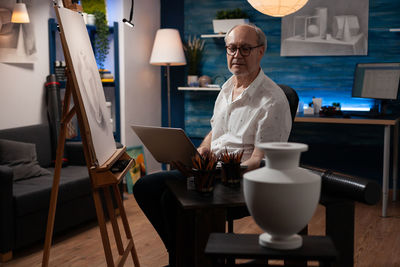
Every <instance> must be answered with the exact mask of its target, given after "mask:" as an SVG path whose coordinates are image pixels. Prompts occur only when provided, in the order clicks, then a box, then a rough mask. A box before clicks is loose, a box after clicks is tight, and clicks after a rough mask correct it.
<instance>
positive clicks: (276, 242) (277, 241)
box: [258, 233, 303, 250]
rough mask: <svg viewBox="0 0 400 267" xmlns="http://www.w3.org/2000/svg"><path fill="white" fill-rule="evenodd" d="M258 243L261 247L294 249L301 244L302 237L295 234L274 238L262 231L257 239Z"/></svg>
mask: <svg viewBox="0 0 400 267" xmlns="http://www.w3.org/2000/svg"><path fill="white" fill-rule="evenodd" d="M258 244H260V246H262V247H267V248H274V249H282V250H289V249H296V248H300V247H301V246H302V245H303V238H302V237H301V236H299V235H297V234H295V235H291V236H288V237H285V238H274V237H272V236H271V235H270V234H268V233H263V234H261V235H260V237H259V239H258Z"/></svg>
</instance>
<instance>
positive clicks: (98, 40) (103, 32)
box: [81, 0, 110, 72]
mask: <svg viewBox="0 0 400 267" xmlns="http://www.w3.org/2000/svg"><path fill="white" fill-rule="evenodd" d="M81 4H82V7H83V10H84V11H85V12H86V13H89V15H94V20H95V21H94V25H95V26H96V35H95V41H94V54H95V56H96V62H97V64H98V66H99V69H100V72H102V71H103V69H104V62H105V60H106V59H107V55H108V52H109V50H110V44H109V41H108V36H109V28H108V22H107V17H106V1H104V0H81ZM89 15H88V16H89Z"/></svg>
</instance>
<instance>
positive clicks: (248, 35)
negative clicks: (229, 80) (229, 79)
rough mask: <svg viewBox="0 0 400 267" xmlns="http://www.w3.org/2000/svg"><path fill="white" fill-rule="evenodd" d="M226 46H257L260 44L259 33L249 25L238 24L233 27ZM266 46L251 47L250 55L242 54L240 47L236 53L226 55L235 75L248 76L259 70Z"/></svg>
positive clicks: (230, 68)
mask: <svg viewBox="0 0 400 267" xmlns="http://www.w3.org/2000/svg"><path fill="white" fill-rule="evenodd" d="M226 46H228V47H231V48H240V47H248V48H249V47H255V46H258V43H257V34H256V32H255V30H254V29H253V28H251V27H249V26H238V27H236V28H235V29H233V30H232V31H231V32H230V33H229V35H228V37H227V39H226ZM264 51H265V47H264V46H261V47H257V48H254V49H251V51H250V54H249V55H248V56H245V57H244V56H242V54H241V53H240V51H239V49H237V50H236V53H235V54H234V55H228V54H227V55H226V57H227V62H228V68H229V71H230V72H231V73H232V74H233V75H235V76H247V75H251V74H253V73H254V72H258V70H259V67H260V61H261V58H262V57H263V55H264Z"/></svg>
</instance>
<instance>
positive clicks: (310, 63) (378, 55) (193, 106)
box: [184, 0, 400, 137]
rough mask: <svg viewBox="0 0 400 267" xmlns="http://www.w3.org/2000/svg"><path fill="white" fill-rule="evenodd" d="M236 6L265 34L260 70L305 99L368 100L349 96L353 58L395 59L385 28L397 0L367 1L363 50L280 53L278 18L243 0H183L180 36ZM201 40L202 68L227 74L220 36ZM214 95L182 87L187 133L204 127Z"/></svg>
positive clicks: (394, 41)
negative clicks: (356, 53) (355, 52)
mask: <svg viewBox="0 0 400 267" xmlns="http://www.w3.org/2000/svg"><path fill="white" fill-rule="evenodd" d="M310 1H312V0H310ZM236 7H239V8H241V9H242V10H244V11H245V12H246V13H248V14H249V16H250V21H251V22H253V23H254V24H256V25H257V26H259V27H260V28H261V29H263V30H264V32H265V34H266V35H267V38H268V50H267V53H266V55H265V57H264V59H263V61H262V64H261V65H262V68H263V70H264V72H266V73H267V75H269V76H270V77H271V78H272V79H273V80H274V81H276V82H277V83H282V84H287V85H289V86H291V87H293V88H295V89H296V91H297V92H298V94H299V96H300V101H302V102H304V103H309V102H310V101H311V98H312V97H313V96H315V97H322V98H323V99H324V102H323V105H330V104H331V103H332V102H341V104H342V106H345V107H346V106H358V107H360V106H364V107H369V106H370V105H372V101H370V100H365V99H357V98H351V88H352V83H353V73H354V67H355V65H356V63H358V62H396V61H397V62H398V61H400V33H395V32H389V28H400V1H398V0H373V1H370V3H369V10H370V11H369V31H368V37H369V40H368V55H367V56H318V57H317V56H307V57H281V56H280V45H281V19H280V18H274V17H270V16H266V15H264V14H261V13H260V12H258V11H256V10H255V9H253V8H252V7H251V6H250V4H249V3H248V2H247V1H245V0H219V1H217V0H201V1H198V0H185V1H184V23H185V24H184V36H185V40H187V38H188V37H189V36H198V37H199V36H200V35H201V34H208V33H213V28H212V20H213V18H214V17H215V14H216V12H217V11H218V10H221V9H233V8H236ZM205 40H206V48H205V55H204V60H203V66H202V68H201V73H202V74H204V75H208V76H210V77H212V78H214V77H216V76H223V77H224V78H225V79H227V78H228V77H230V73H229V71H228V70H227V67H226V55H225V50H224V42H223V39H222V38H220V39H216V38H211V39H205ZM215 97H216V93H204V92H185V127H186V131H187V132H188V133H189V134H190V135H191V136H193V137H200V136H204V134H206V133H207V132H208V130H209V122H208V120H209V119H210V116H211V114H212V107H213V102H214V99H215Z"/></svg>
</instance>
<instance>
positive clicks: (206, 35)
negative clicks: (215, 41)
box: [200, 33, 225, 38]
mask: <svg viewBox="0 0 400 267" xmlns="http://www.w3.org/2000/svg"><path fill="white" fill-rule="evenodd" d="M200 37H201V38H224V37H225V34H224V33H214V34H202V35H200Z"/></svg>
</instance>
